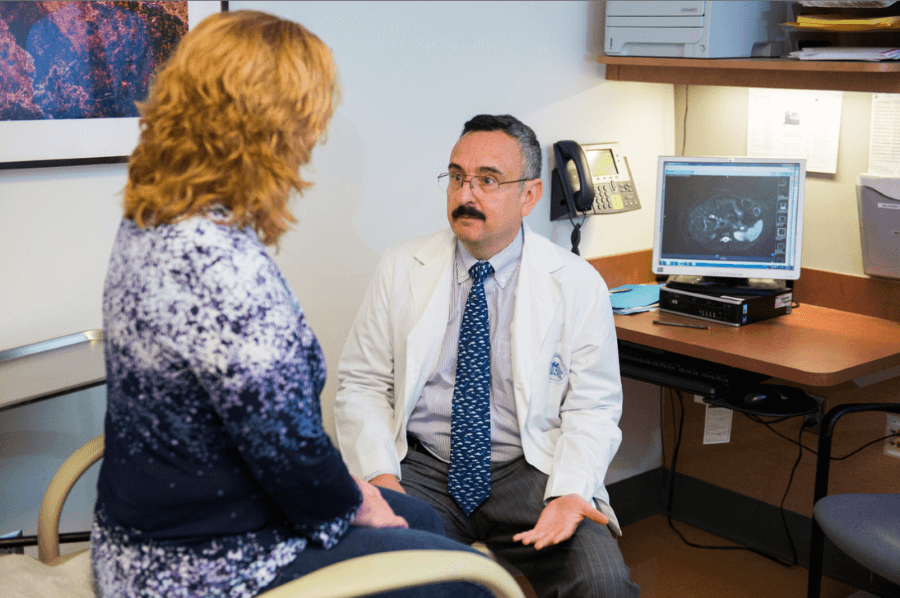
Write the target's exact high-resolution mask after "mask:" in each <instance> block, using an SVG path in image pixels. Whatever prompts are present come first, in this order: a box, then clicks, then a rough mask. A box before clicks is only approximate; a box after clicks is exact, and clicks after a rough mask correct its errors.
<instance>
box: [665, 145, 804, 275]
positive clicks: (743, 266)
mask: <svg viewBox="0 0 900 598" xmlns="http://www.w3.org/2000/svg"><path fill="white" fill-rule="evenodd" d="M805 175H806V164H805V160H803V159H771V158H699V157H684V156H680V157H669V156H662V157H660V158H659V170H658V180H657V198H656V203H657V205H656V219H655V231H654V232H655V234H654V246H653V270H654V272H655V273H656V274H662V275H673V274H674V275H693V276H700V277H705V278H721V279H726V280H727V279H750V278H763V279H775V280H796V279H797V278H799V276H800V255H801V241H802V236H803V196H804V193H803V191H804V183H805Z"/></svg>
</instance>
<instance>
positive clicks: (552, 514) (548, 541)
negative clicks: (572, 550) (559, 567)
mask: <svg viewBox="0 0 900 598" xmlns="http://www.w3.org/2000/svg"><path fill="white" fill-rule="evenodd" d="M585 518H587V519H590V520H591V521H593V522H595V523H599V524H600V525H606V524H607V523H609V517H607V516H606V515H604V514H603V513H601V512H600V511H598V510H597V509H595V508H594V507H593V505H591V504H590V503H589V502H587V501H586V500H584V499H583V498H581V497H580V496H578V495H577V494H567V495H566V496H560V497H559V498H554V499H553V500H551V501H550V502H548V503H547V506H546V507H544V510H543V511H542V512H541V516H540V517H539V518H538V522H537V524H536V525H535V526H534V529H531V530H528V531H527V532H522V533H520V534H516V535H515V536H513V540H515V541H516V542H521V543H522V544H525V545H526V546H528V545H529V544H534V548H535V550H540V549H541V548H544V547H545V546H551V545H553V544H559V543H560V542H563V541H565V540H568V539H569V538H571V537H572V534H574V533H575V530H576V529H578V525H579V524H580V523H581V521H582V520H583V519H585Z"/></svg>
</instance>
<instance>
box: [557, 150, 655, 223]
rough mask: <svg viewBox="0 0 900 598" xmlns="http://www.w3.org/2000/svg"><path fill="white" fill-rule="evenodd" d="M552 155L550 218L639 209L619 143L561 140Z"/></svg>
mask: <svg viewBox="0 0 900 598" xmlns="http://www.w3.org/2000/svg"><path fill="white" fill-rule="evenodd" d="M553 156H554V158H555V160H556V168H554V169H553V173H552V175H551V178H552V180H551V188H550V220H559V219H561V218H570V219H573V220H574V218H575V217H576V216H593V215H599V214H618V213H620V212H629V211H631V210H638V209H640V207H641V203H640V200H638V196H637V191H636V190H635V188H634V181H633V180H632V178H631V169H630V168H629V167H628V160H627V159H626V158H625V156H623V155H622V153H621V152H620V151H619V144H618V143H592V144H579V143H577V142H575V141H558V142H557V143H554V144H553ZM563 165H564V166H563ZM560 173H562V175H561V174H560Z"/></svg>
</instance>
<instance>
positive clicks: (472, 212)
mask: <svg viewBox="0 0 900 598" xmlns="http://www.w3.org/2000/svg"><path fill="white" fill-rule="evenodd" d="M450 216H452V217H453V219H454V220H456V219H458V218H461V217H462V216H469V217H471V218H478V219H479V220H487V218H485V215H484V214H483V213H482V212H479V211H478V210H476V209H475V208H473V207H472V206H467V205H460V206H458V207H457V208H456V209H455V210H453V211H452V212H451V213H450Z"/></svg>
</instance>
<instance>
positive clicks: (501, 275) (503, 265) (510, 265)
mask: <svg viewBox="0 0 900 598" xmlns="http://www.w3.org/2000/svg"><path fill="white" fill-rule="evenodd" d="M524 239H525V234H524V233H523V232H522V229H521V228H519V234H517V235H516V238H515V239H513V241H512V243H510V244H509V245H507V246H506V248H505V249H503V251H501V252H500V253H498V254H497V255H495V256H494V257H492V258H490V259H488V260H486V261H487V262H488V263H490V264H491V266H493V268H494V280H495V281H497V284H499V285H500V288H501V289H503V288H506V283H507V282H509V279H510V278H511V277H512V275H513V274H514V273H515V272H516V268H518V267H519V262H520V261H521V260H522V247H523V245H524ZM476 262H478V260H476V259H475V258H474V257H472V254H471V253H469V250H468V249H466V247H465V245H463V244H462V243H461V242H460V241H459V240H457V241H456V282H457V283H461V282H464V281H466V280H468V279H469V278H470V276H469V268H471V267H472V266H474V265H475V263H476Z"/></svg>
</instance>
